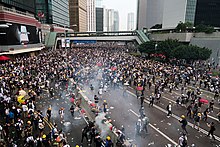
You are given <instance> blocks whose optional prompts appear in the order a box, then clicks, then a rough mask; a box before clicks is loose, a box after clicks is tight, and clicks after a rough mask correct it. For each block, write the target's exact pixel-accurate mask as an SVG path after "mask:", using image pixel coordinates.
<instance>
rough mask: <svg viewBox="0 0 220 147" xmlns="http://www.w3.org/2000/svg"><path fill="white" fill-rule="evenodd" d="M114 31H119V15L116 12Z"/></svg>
mask: <svg viewBox="0 0 220 147" xmlns="http://www.w3.org/2000/svg"><path fill="white" fill-rule="evenodd" d="M113 31H119V13H118V11H114V28H113Z"/></svg>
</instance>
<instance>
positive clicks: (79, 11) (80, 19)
mask: <svg viewBox="0 0 220 147" xmlns="http://www.w3.org/2000/svg"><path fill="white" fill-rule="evenodd" d="M86 6H87V0H69V13H70V28H72V29H73V30H74V31H75V32H86V31H87V7H86Z"/></svg>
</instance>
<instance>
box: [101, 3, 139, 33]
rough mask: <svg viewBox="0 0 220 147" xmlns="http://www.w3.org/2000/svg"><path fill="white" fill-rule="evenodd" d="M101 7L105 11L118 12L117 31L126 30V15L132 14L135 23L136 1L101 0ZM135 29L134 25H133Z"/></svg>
mask: <svg viewBox="0 0 220 147" xmlns="http://www.w3.org/2000/svg"><path fill="white" fill-rule="evenodd" d="M103 5H104V6H105V8H107V9H114V10H117V11H118V12H119V30H120V31H124V30H127V16H128V13H130V12H133V13H134V16H135V20H134V22H136V15H137V13H136V10H137V0H103ZM134 25H135V27H136V23H135V24H134Z"/></svg>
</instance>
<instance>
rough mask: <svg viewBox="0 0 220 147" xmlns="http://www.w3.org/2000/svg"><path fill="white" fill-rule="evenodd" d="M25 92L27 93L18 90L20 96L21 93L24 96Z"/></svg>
mask: <svg viewBox="0 0 220 147" xmlns="http://www.w3.org/2000/svg"><path fill="white" fill-rule="evenodd" d="M26 94H27V93H26V92H25V91H24V90H20V91H19V95H20V96H21V95H22V96H26Z"/></svg>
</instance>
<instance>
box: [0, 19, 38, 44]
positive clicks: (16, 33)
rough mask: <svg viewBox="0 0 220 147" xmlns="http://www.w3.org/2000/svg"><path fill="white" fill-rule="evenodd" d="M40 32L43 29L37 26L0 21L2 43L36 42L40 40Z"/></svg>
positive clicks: (0, 40)
mask: <svg viewBox="0 0 220 147" xmlns="http://www.w3.org/2000/svg"><path fill="white" fill-rule="evenodd" d="M1 26H2V27H1ZM40 34H41V30H40V29H38V28H37V27H35V26H29V25H25V24H16V23H7V22H0V44H1V45H21V44H36V43H39V42H40V36H41V35H40Z"/></svg>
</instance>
